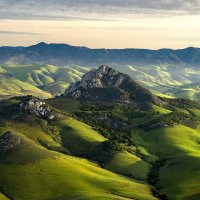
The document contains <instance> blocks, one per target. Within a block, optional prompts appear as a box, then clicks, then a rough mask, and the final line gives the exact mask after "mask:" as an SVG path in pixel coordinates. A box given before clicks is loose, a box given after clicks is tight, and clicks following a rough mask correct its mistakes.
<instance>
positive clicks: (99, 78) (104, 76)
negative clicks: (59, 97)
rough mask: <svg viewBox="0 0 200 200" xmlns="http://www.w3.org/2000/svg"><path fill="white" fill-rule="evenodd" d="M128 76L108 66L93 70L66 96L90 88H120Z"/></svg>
mask: <svg viewBox="0 0 200 200" xmlns="http://www.w3.org/2000/svg"><path fill="white" fill-rule="evenodd" d="M125 76H126V75H124V74H122V73H120V72H118V71H116V70H115V69H113V68H111V67H108V66H106V65H102V66H100V67H99V68H98V69H93V70H91V71H90V72H88V73H86V74H85V75H84V76H83V77H82V79H81V81H79V82H76V83H74V84H72V85H71V86H70V87H69V88H68V89H67V90H66V91H65V94H64V95H68V94H70V93H72V92H74V91H75V90H77V89H79V88H82V89H90V88H106V87H118V86H119V85H120V84H121V83H122V82H123V80H124V78H125Z"/></svg>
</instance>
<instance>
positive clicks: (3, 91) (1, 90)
mask: <svg viewBox="0 0 200 200" xmlns="http://www.w3.org/2000/svg"><path fill="white" fill-rule="evenodd" d="M20 95H34V96H36V97H41V98H50V97H51V96H52V95H51V94H50V93H48V92H45V91H43V90H40V89H39V88H37V87H35V86H32V85H30V84H28V83H25V82H22V81H20V80H18V79H15V78H13V77H8V76H0V98H6V97H11V96H20Z"/></svg>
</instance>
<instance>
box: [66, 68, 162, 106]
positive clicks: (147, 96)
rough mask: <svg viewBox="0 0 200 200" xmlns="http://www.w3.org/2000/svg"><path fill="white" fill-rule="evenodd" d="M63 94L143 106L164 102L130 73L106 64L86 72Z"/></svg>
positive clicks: (71, 96) (78, 97) (77, 97)
mask: <svg viewBox="0 0 200 200" xmlns="http://www.w3.org/2000/svg"><path fill="white" fill-rule="evenodd" d="M63 96H67V97H70V98H74V99H86V100H96V101H105V102H119V103H133V104H135V105H139V106H143V107H148V106H149V105H147V104H149V103H155V104H157V105H160V104H162V101H161V100H160V99H159V98H157V97H156V96H155V95H153V94H152V93H151V92H150V91H149V90H147V89H145V88H143V87H142V86H140V85H139V84H138V83H136V82H135V81H134V80H133V79H131V78H130V77H129V76H128V75H126V74H123V73H120V72H118V71H116V70H114V69H113V68H111V67H108V66H106V65H102V66H101V67H99V68H98V69H94V70H91V71H90V72H88V73H87V74H85V75H84V76H83V77H82V79H81V81H78V82H76V83H74V84H72V85H71V86H69V88H67V89H66V91H65V93H64V94H63Z"/></svg>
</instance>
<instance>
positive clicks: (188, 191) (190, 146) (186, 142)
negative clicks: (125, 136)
mask: <svg viewBox="0 0 200 200" xmlns="http://www.w3.org/2000/svg"><path fill="white" fill-rule="evenodd" d="M142 137H143V139H144V140H145V141H146V142H147V143H148V148H149V149H151V151H152V152H153V153H154V154H156V155H158V156H159V158H160V159H161V160H165V163H164V164H163V166H162V167H161V168H160V171H159V179H158V181H157V183H156V184H157V186H158V187H159V188H160V190H161V192H162V193H165V194H167V196H168V197H169V199H172V200H178V199H194V200H196V199H199V198H200V193H199V178H200V172H199V167H198V166H199V165H200V146H199V141H200V131H199V130H197V129H196V130H195V129H191V128H189V127H185V126H182V125H179V126H175V127H171V128H164V129H158V130H153V131H150V132H145V133H143V135H142Z"/></svg>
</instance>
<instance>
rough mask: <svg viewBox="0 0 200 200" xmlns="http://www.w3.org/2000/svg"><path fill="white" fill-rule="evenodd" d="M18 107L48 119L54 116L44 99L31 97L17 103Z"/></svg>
mask: <svg viewBox="0 0 200 200" xmlns="http://www.w3.org/2000/svg"><path fill="white" fill-rule="evenodd" d="M19 109H20V110H21V111H24V112H26V113H31V114H34V115H37V116H40V117H42V118H45V119H49V120H52V119H54V118H55V117H56V115H55V113H54V112H53V111H52V110H51V109H50V108H49V107H48V106H47V105H46V103H45V102H44V101H41V100H39V99H36V98H32V99H29V100H28V101H25V102H23V103H21V104H20V105H19Z"/></svg>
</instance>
